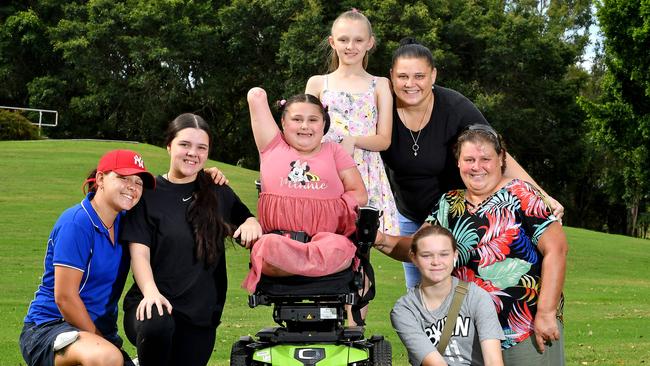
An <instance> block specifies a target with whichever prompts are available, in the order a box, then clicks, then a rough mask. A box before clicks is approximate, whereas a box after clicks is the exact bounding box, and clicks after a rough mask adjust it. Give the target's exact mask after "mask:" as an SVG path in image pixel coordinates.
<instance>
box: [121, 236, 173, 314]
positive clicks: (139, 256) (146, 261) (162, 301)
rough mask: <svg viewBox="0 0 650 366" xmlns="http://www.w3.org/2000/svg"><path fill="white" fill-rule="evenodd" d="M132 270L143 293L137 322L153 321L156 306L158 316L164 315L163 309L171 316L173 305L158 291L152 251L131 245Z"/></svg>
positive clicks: (137, 311) (146, 247)
mask: <svg viewBox="0 0 650 366" xmlns="http://www.w3.org/2000/svg"><path fill="white" fill-rule="evenodd" d="M129 252H130V253H131V270H132V271H133V277H134V278H135V282H136V283H137V284H138V288H140V292H142V296H143V298H142V301H140V304H138V308H137V310H136V314H135V317H136V319H137V320H144V319H145V316H146V319H151V308H152V307H153V305H156V307H157V308H158V314H159V315H160V316H162V315H163V307H164V308H166V309H167V312H168V313H169V314H171V313H172V304H171V303H170V302H169V301H168V300H167V299H166V298H165V297H164V296H163V295H162V294H161V293H160V291H158V287H157V286H156V282H155V281H154V278H153V270H152V269H151V250H150V249H149V247H148V246H146V245H144V244H140V243H130V244H129Z"/></svg>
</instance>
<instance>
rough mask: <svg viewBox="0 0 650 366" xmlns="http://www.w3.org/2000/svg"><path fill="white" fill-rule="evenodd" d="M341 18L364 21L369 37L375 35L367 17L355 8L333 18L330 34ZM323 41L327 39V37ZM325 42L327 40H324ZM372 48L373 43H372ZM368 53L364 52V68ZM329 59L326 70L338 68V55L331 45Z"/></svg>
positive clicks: (330, 70) (366, 65)
mask: <svg viewBox="0 0 650 366" xmlns="http://www.w3.org/2000/svg"><path fill="white" fill-rule="evenodd" d="M342 19H347V20H358V21H362V22H364V23H366V25H367V26H368V34H369V35H370V37H374V36H375V35H374V33H373V32H372V24H370V21H369V20H368V18H367V17H366V16H365V15H363V14H362V13H361V12H360V11H359V10H357V9H352V10H348V11H346V12H344V13H342V14H341V15H339V16H338V17H336V19H334V23H332V28H331V29H330V34H332V30H333V29H334V26H335V25H336V23H338V21H339V20H342ZM325 41H327V39H326V40H325ZM325 43H326V44H327V42H325ZM373 49H374V45H373ZM369 53H370V51H368V52H366V54H365V55H364V56H363V68H364V69H365V68H367V67H368V54H369ZM329 59H330V62H329V68H328V71H329V72H332V71H334V70H336V69H338V68H339V55H337V54H336V51H335V50H333V49H332V48H331V47H329Z"/></svg>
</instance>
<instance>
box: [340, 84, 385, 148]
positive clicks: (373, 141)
mask: <svg viewBox="0 0 650 366" xmlns="http://www.w3.org/2000/svg"><path fill="white" fill-rule="evenodd" d="M375 97H376V99H377V128H376V133H374V134H370V135H367V136H344V137H343V140H342V141H341V145H343V146H344V148H346V151H348V152H350V150H349V148H347V147H346V146H347V145H351V146H353V147H357V148H360V149H364V150H369V151H384V150H386V149H388V147H389V146H390V142H391V134H392V132H393V96H392V95H391V92H390V86H389V82H388V79H386V78H377V86H376V88H375Z"/></svg>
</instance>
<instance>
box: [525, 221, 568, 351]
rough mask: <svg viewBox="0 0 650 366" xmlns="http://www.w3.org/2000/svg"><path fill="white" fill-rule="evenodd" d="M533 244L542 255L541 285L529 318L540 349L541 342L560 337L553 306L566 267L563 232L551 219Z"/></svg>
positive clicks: (566, 245) (541, 346)
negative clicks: (531, 316)
mask: <svg viewBox="0 0 650 366" xmlns="http://www.w3.org/2000/svg"><path fill="white" fill-rule="evenodd" d="M537 248H538V249H539V251H540V253H541V254H542V256H543V259H542V275H541V278H540V282H541V288H540V291H539V299H538V301H537V313H536V314H535V319H534V321H533V327H534V328H533V330H534V332H535V342H536V343H537V346H538V349H539V350H540V351H541V352H544V343H545V342H552V341H556V340H558V339H560V330H559V329H558V326H557V320H556V316H557V306H558V304H559V302H560V297H561V296H562V288H563V287H564V276H565V270H566V256H567V253H568V250H569V246H568V243H567V239H566V235H565V234H564V231H563V230H562V226H561V225H560V223H558V222H553V223H551V224H550V225H549V227H548V228H547V229H546V230H545V231H544V233H542V235H541V237H540V238H539V241H538V243H537Z"/></svg>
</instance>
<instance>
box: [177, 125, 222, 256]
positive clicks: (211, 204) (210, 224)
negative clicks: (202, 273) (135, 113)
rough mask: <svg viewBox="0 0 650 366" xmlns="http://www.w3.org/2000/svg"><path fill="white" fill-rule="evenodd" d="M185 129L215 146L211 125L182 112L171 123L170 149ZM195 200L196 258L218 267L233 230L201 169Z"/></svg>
mask: <svg viewBox="0 0 650 366" xmlns="http://www.w3.org/2000/svg"><path fill="white" fill-rule="evenodd" d="M186 128H198V129H201V130H203V131H205V133H207V134H208V143H209V146H212V133H211V131H210V125H208V123H207V122H206V121H205V120H204V119H203V118H201V116H198V115H196V114H193V113H183V114H181V115H180V116H178V117H176V118H175V119H174V120H173V121H171V122H170V123H169V126H168V127H167V134H166V139H165V144H166V145H167V146H169V144H171V142H172V140H174V138H175V137H176V135H177V134H178V133H179V132H180V131H181V130H184V129H186ZM192 195H193V198H194V199H193V200H192V203H190V206H189V207H188V209H187V215H186V217H187V221H188V222H189V224H190V226H191V227H192V234H193V235H194V253H195V256H196V259H197V260H199V261H202V262H203V263H204V265H205V266H206V267H208V266H211V265H214V264H217V263H218V262H219V260H220V259H221V256H222V255H224V250H225V247H224V240H225V238H226V236H228V235H229V234H230V228H229V227H228V226H227V225H226V224H225V223H224V221H223V218H222V217H221V215H220V214H219V200H218V199H217V194H216V192H215V191H214V181H213V180H212V177H211V176H210V175H209V174H207V173H206V172H205V171H203V169H201V170H200V171H199V172H198V174H197V175H196V180H195V181H194V192H193V194H192Z"/></svg>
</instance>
